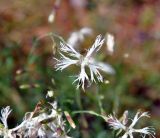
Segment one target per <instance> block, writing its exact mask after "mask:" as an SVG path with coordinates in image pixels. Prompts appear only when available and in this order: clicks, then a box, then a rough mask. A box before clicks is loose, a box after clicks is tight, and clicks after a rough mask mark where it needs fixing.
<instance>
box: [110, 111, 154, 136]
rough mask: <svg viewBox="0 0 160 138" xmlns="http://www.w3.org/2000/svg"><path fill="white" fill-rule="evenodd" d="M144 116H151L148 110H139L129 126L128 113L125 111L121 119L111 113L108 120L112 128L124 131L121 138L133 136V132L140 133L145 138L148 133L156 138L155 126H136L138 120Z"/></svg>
mask: <svg viewBox="0 0 160 138" xmlns="http://www.w3.org/2000/svg"><path fill="white" fill-rule="evenodd" d="M142 117H150V116H149V114H148V112H144V113H141V112H137V113H136V115H135V117H134V118H133V120H132V123H131V124H130V125H129V126H127V122H128V113H126V112H125V113H124V115H123V117H122V118H121V120H120V119H117V118H116V117H115V116H113V115H109V116H108V119H107V122H108V123H109V126H111V128H112V129H114V130H120V131H119V132H120V133H121V132H122V131H123V132H124V134H123V135H122V136H121V138H128V137H129V138H133V137H134V135H133V133H139V134H141V136H142V137H143V138H145V137H146V136H147V135H148V136H150V137H153V138H155V132H154V128H153V127H144V128H141V129H136V128H134V127H135V125H136V124H137V122H138V121H139V119H140V118H142Z"/></svg>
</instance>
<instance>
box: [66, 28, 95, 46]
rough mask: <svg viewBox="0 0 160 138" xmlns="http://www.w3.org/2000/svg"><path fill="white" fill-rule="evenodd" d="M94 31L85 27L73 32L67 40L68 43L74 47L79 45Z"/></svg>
mask: <svg viewBox="0 0 160 138" xmlns="http://www.w3.org/2000/svg"><path fill="white" fill-rule="evenodd" d="M92 33H93V31H92V29H91V28H89V27H83V28H82V29H80V30H79V31H75V32H72V33H71V35H70V37H69V38H68V40H67V43H68V44H69V45H71V46H72V47H78V46H79V45H80V43H82V42H83V41H84V39H85V37H86V36H90V35H92Z"/></svg>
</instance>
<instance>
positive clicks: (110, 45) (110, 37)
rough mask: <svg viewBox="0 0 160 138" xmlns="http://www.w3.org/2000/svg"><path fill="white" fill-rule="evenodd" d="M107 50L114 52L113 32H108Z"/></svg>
mask: <svg viewBox="0 0 160 138" xmlns="http://www.w3.org/2000/svg"><path fill="white" fill-rule="evenodd" d="M106 45H107V50H108V51H109V52H110V53H111V54H112V53H113V52H114V36H113V35H112V34H109V33H107V34H106Z"/></svg>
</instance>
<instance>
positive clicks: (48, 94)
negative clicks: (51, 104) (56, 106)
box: [46, 90, 54, 98]
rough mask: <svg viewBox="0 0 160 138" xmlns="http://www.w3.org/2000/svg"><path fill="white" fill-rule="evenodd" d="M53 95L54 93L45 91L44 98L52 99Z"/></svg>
mask: <svg viewBox="0 0 160 138" xmlns="http://www.w3.org/2000/svg"><path fill="white" fill-rule="evenodd" d="M53 95H54V91H51V90H50V91H47V94H46V98H47V97H53Z"/></svg>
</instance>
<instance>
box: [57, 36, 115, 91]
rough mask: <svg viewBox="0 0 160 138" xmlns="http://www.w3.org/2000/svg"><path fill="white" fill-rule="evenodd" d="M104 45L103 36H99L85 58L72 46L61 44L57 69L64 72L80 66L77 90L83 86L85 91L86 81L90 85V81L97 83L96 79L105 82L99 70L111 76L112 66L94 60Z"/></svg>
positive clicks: (112, 72)
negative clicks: (87, 71)
mask: <svg viewBox="0 0 160 138" xmlns="http://www.w3.org/2000/svg"><path fill="white" fill-rule="evenodd" d="M103 43H104V39H102V36H101V35H98V36H97V38H96V40H95V42H94V44H93V45H92V47H91V48H90V49H89V50H88V51H87V54H86V55H85V56H83V55H81V54H80V53H79V52H77V51H76V50H75V49H74V48H73V47H72V46H71V45H69V44H66V43H60V46H61V47H60V51H61V52H60V55H61V58H60V59H59V60H58V59H56V60H57V64H56V66H55V67H56V69H57V70H61V71H62V70H63V69H65V68H67V67H69V66H70V65H78V66H80V73H79V75H78V76H77V79H76V80H75V81H74V82H78V84H77V88H79V87H80V86H82V88H83V90H84V89H85V81H87V82H88V83H90V80H91V82H93V81H94V82H96V79H95V77H96V78H97V80H98V81H99V82H103V77H102V75H101V74H100V72H99V70H102V71H104V72H107V73H109V74H114V70H113V68H112V67H111V66H110V65H108V64H104V63H102V62H97V61H96V60H95V59H94V58H93V55H94V54H95V53H96V52H98V51H99V49H100V48H101V46H102V45H103ZM62 52H63V53H65V54H66V55H67V56H65V55H64V54H63V53H62ZM86 67H88V68H89V71H90V77H89V76H88V74H87V73H86Z"/></svg>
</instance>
